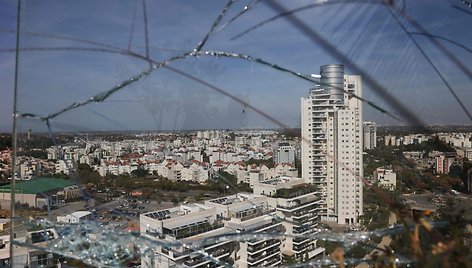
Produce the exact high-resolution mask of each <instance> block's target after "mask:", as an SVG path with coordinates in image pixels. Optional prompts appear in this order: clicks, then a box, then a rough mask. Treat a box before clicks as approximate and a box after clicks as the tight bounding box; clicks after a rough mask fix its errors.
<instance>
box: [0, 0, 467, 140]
mask: <svg viewBox="0 0 472 268" xmlns="http://www.w3.org/2000/svg"><path fill="white" fill-rule="evenodd" d="M249 2H250V1H236V3H235V4H234V5H233V6H232V7H231V9H230V10H229V12H228V14H227V17H225V19H223V23H224V22H226V21H228V19H229V18H231V17H233V16H234V15H235V14H237V13H238V12H239V11H241V10H242V9H243V8H244V5H246V4H248V3H249ZM312 2H313V1H281V3H283V4H284V5H285V6H286V7H287V8H296V7H300V6H303V5H306V4H309V3H312ZM141 3H142V2H141V1H114V0H113V1H111V0H102V1H90V0H86V1H84V0H82V1H63V0H57V1H52V0H47V1H46V0H44V1H31V0H29V1H23V9H22V14H21V16H22V25H21V30H22V31H24V32H35V33H45V34H51V35H59V36H66V37H72V38H78V39H83V40H90V41H95V42H101V43H106V44H110V45H113V46H116V47H121V48H127V47H128V43H129V40H130V35H131V34H130V33H131V28H132V25H133V19H132V18H133V13H134V10H135V6H136V15H135V21H134V32H133V38H132V42H131V50H132V51H135V52H137V53H141V54H144V51H145V50H144V45H145V41H144V30H143V28H144V27H143V16H142V4H141ZM407 3H408V5H407V9H406V11H407V12H408V14H409V15H410V16H411V17H413V18H414V19H415V20H417V21H418V22H420V23H421V24H422V25H423V27H424V28H426V29H427V30H428V31H429V32H430V33H432V34H436V35H441V36H443V37H446V38H449V39H452V40H454V41H456V42H459V43H462V44H464V45H465V46H468V47H469V48H470V47H472V42H471V41H472V31H470V29H469V27H468V26H469V25H470V24H471V20H472V15H470V14H468V13H467V12H463V11H460V10H458V9H457V8H454V7H453V6H454V5H455V6H459V7H461V2H460V1H455V0H450V1H446V0H445V1H407ZM146 4H147V12H148V30H149V44H150V55H151V57H152V58H153V59H155V60H158V61H162V60H165V59H167V58H169V57H171V56H173V55H177V54H179V53H181V52H180V51H190V50H192V49H193V48H195V47H196V45H197V44H198V43H199V42H200V40H201V39H202V37H203V36H204V35H205V34H206V32H207V31H208V30H209V29H210V27H211V24H212V23H213V21H214V20H215V18H216V17H217V16H218V14H219V12H220V11H221V9H222V8H223V6H224V5H225V1H176V0H174V1H151V0H147V2H146ZM0 6H1V8H0V28H1V30H14V29H15V27H16V26H15V23H16V1H13V0H1V1H0ZM464 9H465V8H464ZM273 15H275V13H274V12H273V11H272V10H271V9H270V8H268V6H267V5H266V4H264V3H263V2H261V3H258V4H257V5H256V6H255V7H254V8H253V9H252V10H250V11H249V12H247V13H246V14H244V15H242V16H241V17H239V18H238V19H237V20H236V21H234V22H233V23H232V24H230V25H229V26H228V27H226V28H224V29H222V30H220V31H218V32H216V33H214V34H212V35H211V36H210V38H209V40H208V42H207V44H206V45H205V47H204V48H203V50H219V51H227V52H239V53H245V54H249V55H251V56H254V57H258V58H261V59H264V60H267V61H269V62H273V63H275V64H278V65H280V66H284V67H287V68H289V69H292V70H294V71H298V72H300V73H304V74H310V73H318V72H319V66H320V65H323V64H330V63H340V62H338V61H337V59H336V58H333V57H332V56H331V55H330V53H329V52H327V51H324V50H322V49H321V48H320V47H319V46H318V45H316V44H314V43H313V42H312V41H310V40H309V39H308V38H307V37H306V36H304V35H303V34H302V33H300V31H299V30H298V29H295V28H293V27H292V26H291V25H290V24H289V23H287V21H286V20H284V19H278V20H275V21H273V22H271V23H268V24H266V25H264V26H263V27H260V28H258V29H256V30H254V31H252V32H251V33H249V34H247V35H244V36H242V37H241V38H239V39H236V40H231V37H233V36H234V35H236V34H237V33H239V32H241V31H243V30H245V29H247V28H248V27H251V26H253V25H255V24H257V23H258V22H260V21H262V20H264V19H266V18H270V17H272V16H273ZM296 16H298V17H299V18H300V19H302V20H303V21H304V22H305V23H307V24H308V25H309V26H310V27H312V28H313V29H315V30H316V31H318V32H319V33H320V34H321V35H322V36H324V38H326V39H327V40H328V41H329V42H330V43H332V44H333V45H335V46H336V47H337V48H338V49H339V50H341V51H342V52H343V53H345V54H346V55H347V56H348V57H350V58H351V59H353V60H354V61H355V62H356V63H357V64H358V65H359V66H361V67H362V68H363V69H365V71H367V72H368V73H369V74H370V75H372V76H373V77H374V78H376V79H377V80H378V81H379V82H380V83H381V84H382V85H383V86H384V87H386V88H387V89H388V90H389V92H391V94H392V95H394V96H395V97H396V98H398V99H400V100H401V101H402V102H403V103H404V104H405V106H407V107H408V108H409V109H411V110H412V111H413V112H414V113H415V114H416V115H417V116H419V117H420V118H422V120H423V121H424V122H426V123H428V124H470V121H469V119H468V118H467V117H466V115H465V113H464V112H463V111H462V110H461V109H460V107H459V106H458V104H457V102H456V101H455V100H454V99H453V98H452V96H451V95H450V93H449V92H448V90H447V89H446V87H445V86H444V85H443V84H442V82H441V80H440V79H439V78H438V76H437V75H436V74H435V73H434V72H433V69H432V68H431V67H430V66H429V65H428V63H427V62H426V61H425V59H424V58H423V56H422V55H421V54H420V53H419V51H418V50H417V49H416V48H415V47H414V45H413V43H412V42H411V41H410V40H409V39H408V37H407V36H406V35H405V33H404V32H402V30H401V29H400V28H399V27H398V24H397V23H396V22H395V21H394V20H393V19H392V18H391V17H390V15H389V14H388V12H387V11H386V9H385V7H383V6H381V5H378V4H365V3H363V4H362V3H350V4H332V5H326V6H323V7H318V8H314V9H310V10H306V11H303V12H299V13H297V14H296ZM404 23H406V24H408V23H407V22H404ZM409 29H411V30H414V29H413V28H411V27H409ZM415 38H416V40H418V42H419V43H420V45H421V46H422V47H423V48H424V50H425V51H426V53H427V54H428V55H429V56H430V57H431V58H432V60H433V62H434V63H435V64H436V65H437V66H438V68H439V69H440V70H441V72H442V73H443V75H444V77H445V78H446V79H447V81H448V82H449V83H450V84H451V86H452V87H453V88H454V90H455V91H456V92H457V94H458V95H459V96H460V98H461V99H462V101H463V102H464V104H465V105H466V106H467V107H468V108H469V110H472V104H471V103H472V90H471V86H470V85H471V83H470V82H471V81H470V80H469V78H467V77H466V76H465V75H464V74H463V73H462V72H461V71H460V70H459V69H458V68H457V67H456V66H455V65H454V64H453V63H452V62H451V61H450V60H449V59H448V58H447V57H445V56H444V55H443V54H442V53H441V52H440V51H439V50H438V49H437V48H435V47H434V46H432V45H431V44H430V42H429V41H428V40H427V39H426V38H424V37H421V36H417V37H415ZM442 44H443V45H444V46H445V47H446V48H447V49H449V50H450V51H451V52H452V53H453V54H454V55H456V57H457V58H459V59H460V60H461V61H462V62H463V63H465V64H466V66H467V67H469V68H470V67H471V65H472V55H471V54H470V53H469V52H467V51H466V50H464V49H462V48H459V47H457V46H453V45H451V44H449V43H442ZM14 46H15V35H14V34H11V33H8V32H5V31H1V32H0V48H1V49H8V48H13V47H14ZM20 46H21V47H22V48H28V47H30V48H31V47H42V48H51V47H85V48H94V46H92V45H88V44H81V43H77V42H73V41H66V40H58V39H52V38H44V37H37V36H31V35H26V34H24V35H22V36H21V40H20ZM162 48H165V49H166V50H162ZM169 49H170V50H171V51H169ZM174 50H176V51H174ZM147 66H148V65H147V63H146V62H144V61H142V60H139V59H136V58H133V57H129V56H125V55H117V54H109V53H102V52H91V51H64V50H57V51H21V53H20V65H19V85H18V110H19V112H21V113H34V114H39V115H45V114H49V113H53V112H56V111H58V110H60V109H62V108H63V107H65V106H68V105H70V104H71V103H73V102H78V101H83V100H86V99H88V98H90V97H91V96H93V95H95V94H97V93H99V92H102V91H105V90H107V89H110V88H112V87H113V86H115V85H116V84H118V83H120V82H122V81H124V80H126V79H128V78H130V77H132V76H133V75H136V74H138V73H140V72H142V71H143V70H145V69H146V68H147ZM172 66H173V67H176V68H179V69H181V70H183V71H185V72H188V73H191V74H192V75H194V76H196V77H199V78H201V79H203V80H205V81H208V82H210V83H212V84H214V85H216V86H218V87H220V88H222V89H224V90H225V91H227V92H229V93H230V94H233V95H235V96H237V97H239V98H242V99H244V100H246V101H248V102H249V103H250V104H251V105H254V106H256V107H258V108H259V109H261V110H263V111H264V112H266V113H267V114H269V115H271V116H272V117H274V118H276V119H277V120H279V121H281V122H283V123H284V124H286V125H288V126H292V127H296V126H299V125H300V122H299V121H300V116H299V113H300V98H301V97H303V96H305V95H306V94H307V92H308V89H309V88H310V87H311V86H312V85H311V84H310V83H309V82H307V81H304V80H301V79H299V78H296V77H293V76H290V75H288V74H285V73H281V72H279V71H276V70H274V69H271V68H269V67H267V66H262V65H258V64H255V63H250V62H246V61H242V60H239V59H226V58H213V57H204V56H202V57H198V58H187V59H184V60H180V61H176V62H174V63H172ZM346 67H347V71H348V73H349V72H350V70H349V66H346ZM13 70H14V53H11V52H5V51H2V52H1V53H0V81H2V83H1V85H0V90H1V96H2V97H1V98H0V130H1V131H9V130H10V129H11V112H12V100H13V97H12V96H13V93H12V89H13V77H14V72H13ZM363 97H365V98H366V99H369V100H371V101H373V102H375V103H376V104H377V105H379V106H381V107H384V108H385V109H388V110H390V111H392V112H393V113H397V112H396V107H391V104H390V103H389V102H388V101H386V100H384V99H382V98H380V97H379V96H377V95H376V94H375V92H374V91H373V90H372V89H370V88H369V87H367V86H365V87H364V89H363ZM364 119H365V120H373V121H376V122H378V123H379V124H381V125H385V124H406V123H407V122H404V121H403V122H397V121H395V120H392V119H391V118H389V117H387V116H385V115H383V114H381V113H379V112H378V111H375V110H373V109H372V108H369V107H368V106H364ZM52 122H53V125H54V127H55V130H56V131H90V130H99V131H103V130H134V129H145V130H183V129H207V128H212V129H213V128H257V127H262V128H267V127H275V124H274V123H273V122H270V121H269V120H267V119H265V118H263V117H261V116H260V115H258V114H257V113H255V112H253V111H251V110H250V109H248V108H247V107H244V106H243V105H241V104H239V103H236V102H234V101H232V100H230V99H228V98H227V97H224V96H222V95H221V94H219V93H217V92H215V91H213V90H211V89H209V88H206V87H204V86H202V85H200V84H197V83H195V82H194V81H191V80H189V79H187V78H184V77H182V76H180V75H178V74H176V73H173V72H171V71H169V70H166V69H159V70H157V71H155V72H153V73H151V74H150V75H149V76H148V77H146V78H145V79H143V80H140V81H139V82H137V83H134V84H132V85H130V86H128V87H126V88H124V89H123V90H121V91H119V92H117V93H116V94H114V95H112V96H111V97H110V98H109V99H108V100H107V101H105V102H103V103H92V104H90V105H87V106H84V107H81V108H78V109H75V110H72V111H68V112H66V113H64V114H62V115H60V116H58V117H56V118H55V119H54V120H53V121H52ZM29 127H31V128H33V130H34V131H43V130H44V129H45V128H44V122H40V121H36V120H25V119H21V120H19V128H20V131H21V130H25V129H27V128H29Z"/></svg>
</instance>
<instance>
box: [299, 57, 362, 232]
mask: <svg viewBox="0 0 472 268" xmlns="http://www.w3.org/2000/svg"><path fill="white" fill-rule="evenodd" d="M320 69H321V70H320V83H319V85H317V86H316V87H315V88H313V89H311V90H310V92H309V95H308V97H306V98H302V99H301V120H302V122H301V126H302V137H303V139H302V158H301V159H302V177H303V178H304V179H306V180H308V181H310V182H311V183H313V184H317V185H318V186H319V191H320V192H322V195H321V196H322V198H323V200H324V201H325V209H324V210H323V211H322V214H321V215H322V219H323V220H327V221H334V222H337V223H339V224H356V223H358V221H359V216H360V215H362V214H363V201H362V185H363V184H362V180H361V179H360V177H359V176H362V174H363V170H362V147H363V146H362V103H361V101H360V100H358V99H357V98H354V97H353V96H352V94H349V93H353V94H355V95H357V96H361V93H362V83H361V77H360V76H359V75H344V66H343V65H339V64H331V65H323V66H321V68H320ZM346 92H349V93H346Z"/></svg>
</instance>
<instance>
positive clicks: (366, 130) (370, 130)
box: [363, 122, 377, 150]
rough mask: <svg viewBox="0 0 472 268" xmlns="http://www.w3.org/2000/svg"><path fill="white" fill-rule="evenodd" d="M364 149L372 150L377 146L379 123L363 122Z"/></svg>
mask: <svg viewBox="0 0 472 268" xmlns="http://www.w3.org/2000/svg"><path fill="white" fill-rule="evenodd" d="M363 134H364V135H363V138H364V150H372V149H374V148H375V147H377V124H376V123H374V122H364V124H363Z"/></svg>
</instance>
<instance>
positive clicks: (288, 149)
mask: <svg viewBox="0 0 472 268" xmlns="http://www.w3.org/2000/svg"><path fill="white" fill-rule="evenodd" d="M276 156H277V157H276V159H275V162H276V163H277V164H282V163H288V164H294V163H295V148H293V146H291V145H290V144H289V143H288V142H281V143H279V145H278V147H277V155H276Z"/></svg>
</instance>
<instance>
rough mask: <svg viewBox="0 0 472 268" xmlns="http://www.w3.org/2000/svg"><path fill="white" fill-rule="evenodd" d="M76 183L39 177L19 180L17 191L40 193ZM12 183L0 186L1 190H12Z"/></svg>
mask: <svg viewBox="0 0 472 268" xmlns="http://www.w3.org/2000/svg"><path fill="white" fill-rule="evenodd" d="M71 185H74V182H73V181H70V180H64V179H58V178H39V179H34V180H29V181H17V182H16V187H15V188H16V192H17V193H25V194H38V193H44V192H49V191H52V190H58V189H62V188H65V187H67V186H71ZM10 191H11V184H8V185H4V186H1V187H0V193H1V192H8V193H9V192H10Z"/></svg>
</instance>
